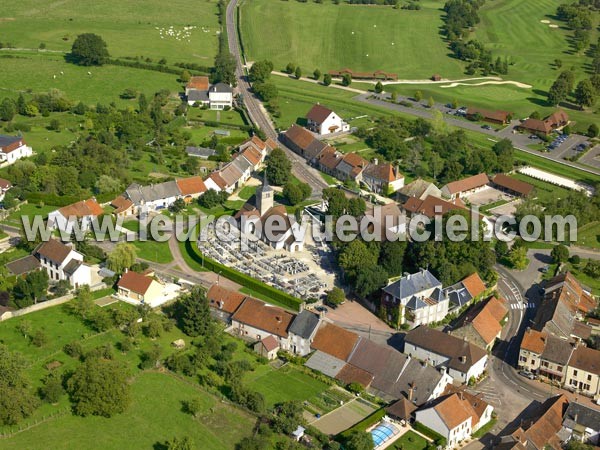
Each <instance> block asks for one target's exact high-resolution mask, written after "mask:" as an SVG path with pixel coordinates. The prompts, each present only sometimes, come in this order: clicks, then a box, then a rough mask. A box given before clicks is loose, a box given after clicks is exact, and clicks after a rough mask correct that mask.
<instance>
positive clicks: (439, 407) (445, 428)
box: [415, 389, 494, 448]
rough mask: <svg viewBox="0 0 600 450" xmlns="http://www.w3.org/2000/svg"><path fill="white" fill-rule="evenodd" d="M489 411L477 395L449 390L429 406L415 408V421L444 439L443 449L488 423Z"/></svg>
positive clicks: (490, 412) (490, 407) (491, 409)
mask: <svg viewBox="0 0 600 450" xmlns="http://www.w3.org/2000/svg"><path fill="white" fill-rule="evenodd" d="M493 410H494V408H493V407H492V406H491V405H489V404H488V403H487V402H485V401H484V400H483V399H481V398H479V397H477V396H474V395H472V394H469V393H468V392H464V391H456V390H455V389H450V393H449V394H448V395H446V396H444V397H441V398H440V399H439V400H438V401H435V402H434V404H433V405H432V406H428V407H424V408H421V409H418V410H417V411H416V412H415V420H416V421H417V422H419V423H422V424H423V425H425V426H426V427H427V428H430V429H432V430H433V431H435V432H437V433H439V434H440V435H441V436H443V437H444V438H446V441H447V444H446V448H453V447H455V446H456V445H458V444H459V443H460V442H461V441H464V440H465V439H468V438H470V437H471V434H472V433H474V432H475V431H477V430H478V429H480V428H481V427H482V426H483V425H485V424H486V423H488V422H489V421H490V420H491V418H492V412H493Z"/></svg>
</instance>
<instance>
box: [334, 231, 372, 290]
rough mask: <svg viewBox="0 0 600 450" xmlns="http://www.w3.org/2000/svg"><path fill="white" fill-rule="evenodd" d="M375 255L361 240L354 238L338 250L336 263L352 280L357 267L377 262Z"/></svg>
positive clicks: (357, 269) (356, 272)
mask: <svg viewBox="0 0 600 450" xmlns="http://www.w3.org/2000/svg"><path fill="white" fill-rule="evenodd" d="M377 256H378V255H374V254H373V253H372V252H371V251H370V250H369V248H368V247H367V245H366V244H365V243H364V242H363V241H361V240H359V239H354V240H353V241H352V242H350V243H349V244H348V245H346V246H345V247H344V248H343V250H342V251H341V252H340V255H339V257H338V263H339V265H340V267H341V268H342V269H343V271H344V275H345V276H346V277H347V278H348V279H349V280H354V279H355V278H356V276H357V275H358V272H359V268H361V267H364V266H374V265H375V264H376V263H377Z"/></svg>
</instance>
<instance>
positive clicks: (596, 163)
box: [579, 145, 600, 168]
mask: <svg viewBox="0 0 600 450" xmlns="http://www.w3.org/2000/svg"><path fill="white" fill-rule="evenodd" d="M579 162H580V163H583V164H587V165H588V166H592V167H597V168H600V145H596V146H595V147H594V148H592V149H590V150H589V151H588V152H587V153H585V154H584V155H583V156H582V157H581V158H579Z"/></svg>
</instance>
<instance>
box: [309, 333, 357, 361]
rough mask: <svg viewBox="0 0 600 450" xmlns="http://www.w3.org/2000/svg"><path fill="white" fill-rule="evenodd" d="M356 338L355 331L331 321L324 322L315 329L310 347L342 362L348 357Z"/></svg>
mask: <svg viewBox="0 0 600 450" xmlns="http://www.w3.org/2000/svg"><path fill="white" fill-rule="evenodd" d="M358 339H359V336H358V335H357V334H356V333H353V332H351V331H348V330H346V329H344V328H342V327H338V326H337V325H334V324H332V323H329V322H324V323H323V324H321V326H320V327H319V329H318V330H317V333H316V335H315V338H314V339H313V343H312V348H313V349H314V350H319V351H320V352H322V353H325V354H327V355H330V356H333V357H334V358H337V359H338V360H340V361H342V362H343V361H347V360H348V358H349V357H350V354H351V353H352V350H353V349H354V346H355V345H356V343H357V342H358ZM340 369H341V367H340Z"/></svg>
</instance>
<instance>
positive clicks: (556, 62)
mask: <svg viewBox="0 0 600 450" xmlns="http://www.w3.org/2000/svg"><path fill="white" fill-rule="evenodd" d="M554 67H556V68H557V69H560V68H561V67H562V60H560V59H555V60H554Z"/></svg>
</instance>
